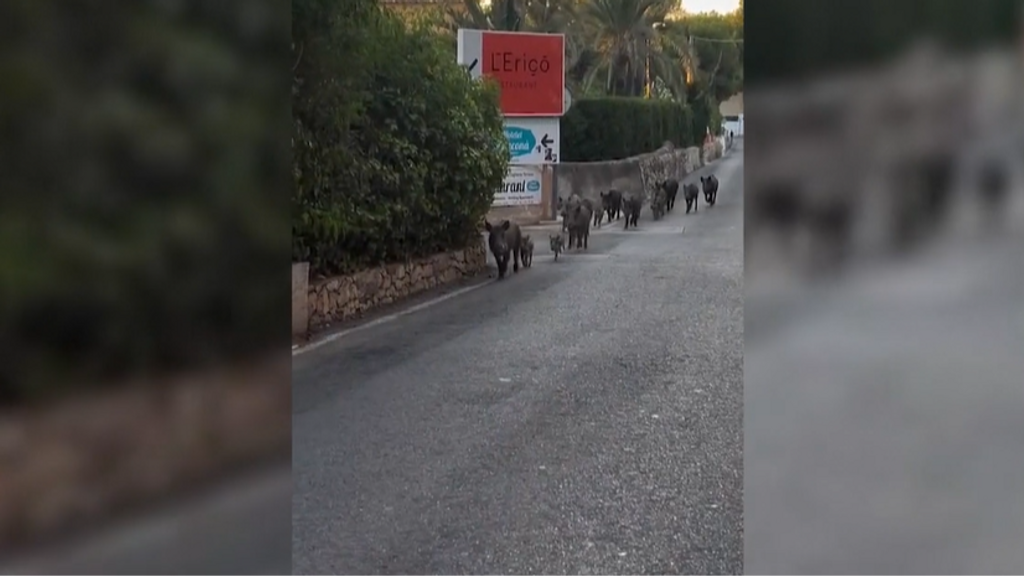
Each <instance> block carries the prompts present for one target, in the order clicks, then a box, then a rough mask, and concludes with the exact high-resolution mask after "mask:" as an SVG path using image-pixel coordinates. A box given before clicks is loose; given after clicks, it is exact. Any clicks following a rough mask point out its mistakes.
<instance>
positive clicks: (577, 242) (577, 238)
mask: <svg viewBox="0 0 1024 576" xmlns="http://www.w3.org/2000/svg"><path fill="white" fill-rule="evenodd" d="M593 217H594V211H593V208H592V207H591V206H590V205H588V204H587V203H586V202H580V203H579V204H577V205H576V207H575V208H574V209H572V211H571V212H570V213H569V249H570V250H572V249H573V247H575V248H576V249H577V250H579V249H580V248H583V249H584V250H586V249H587V246H588V245H589V241H590V221H591V218H593Z"/></svg>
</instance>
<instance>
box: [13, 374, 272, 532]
mask: <svg viewBox="0 0 1024 576" xmlns="http://www.w3.org/2000/svg"><path fill="white" fill-rule="evenodd" d="M290 382H291V362H290V358H286V357H280V358H274V359H272V360H270V361H263V362H261V363H259V364H258V365H251V366H246V367H242V368H236V369H223V370H219V371H215V372H211V373H207V374H203V375H199V376H196V377H187V378H179V379H177V380H175V381H171V382H159V383H148V382H138V383H134V384H133V385H132V386H131V387H126V388H124V389H120V390H113V391H109V392H106V393H96V394H95V395H92V396H83V397H78V398H69V399H66V400H64V401H62V402H60V403H59V404H58V405H56V406H40V407H37V408H32V409H23V410H17V411H0V551H3V550H7V549H10V548H12V547H13V546H16V545H19V544H24V543H27V542H31V541H33V540H38V539H40V538H45V537H46V536H49V535H52V534H54V533H56V532H59V531H61V530H64V529H66V528H69V527H73V526H78V525H85V524H86V523H88V522H90V521H95V520H97V519H102V518H104V517H107V516H109V515H110V514H111V513H113V512H116V511H118V510H121V509H124V508H126V507H129V506H131V505H135V504H140V503H143V502H147V501H150V500H153V499H157V498H161V497H166V496H170V495H172V494H174V493H177V492H180V491H181V490H182V489H183V488H186V487H187V486H189V485H190V484H194V483H196V482H197V481H202V480H204V479H207V478H210V477H213V476H216V475H219V474H222V473H224V472H225V471H227V470H229V469H231V468H233V467H234V466H237V465H239V464H242V463H245V462H249V461H256V460H261V459H264V458H268V457H274V456H277V455H280V456H282V457H283V456H286V455H287V454H288V450H289V449H290V447H291V395H292V392H291V385H290Z"/></svg>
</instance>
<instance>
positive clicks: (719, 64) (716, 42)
mask: <svg viewBox="0 0 1024 576" xmlns="http://www.w3.org/2000/svg"><path fill="white" fill-rule="evenodd" d="M671 26H672V28H673V31H674V32H675V31H677V30H679V31H681V33H682V34H683V35H685V36H686V37H687V38H689V39H690V45H691V46H692V50H693V51H694V53H695V55H696V60H697V62H698V63H699V65H698V67H697V69H698V74H697V76H698V77H697V78H696V79H695V80H696V82H695V83H697V84H699V85H700V86H701V89H702V91H707V92H709V93H710V94H711V95H712V97H713V98H714V99H715V100H717V101H722V100H726V99H728V98H729V97H730V96H732V95H733V94H735V93H737V92H739V91H740V89H741V88H742V86H743V52H742V45H743V16H742V14H740V13H736V12H734V13H730V14H725V15H723V14H716V13H711V14H688V15H686V16H685V17H683V18H682V19H680V20H677V21H674V22H672V24H671Z"/></svg>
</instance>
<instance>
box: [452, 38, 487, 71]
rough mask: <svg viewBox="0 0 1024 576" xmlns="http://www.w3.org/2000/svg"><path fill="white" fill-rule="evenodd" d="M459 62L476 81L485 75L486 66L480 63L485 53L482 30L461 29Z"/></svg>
mask: <svg viewBox="0 0 1024 576" xmlns="http://www.w3.org/2000/svg"><path fill="white" fill-rule="evenodd" d="M458 42H459V47H458V53H457V59H458V60H457V61H458V63H459V64H461V65H462V66H465V67H466V69H467V70H469V75H470V76H471V77H472V78H473V79H474V80H479V79H480V76H482V75H483V73H484V65H483V63H482V62H480V58H481V57H482V56H481V55H482V52H483V45H484V39H483V33H482V32H481V31H480V30H466V29H465V28H459V32H458Z"/></svg>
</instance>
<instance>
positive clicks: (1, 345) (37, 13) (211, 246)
mask: <svg viewBox="0 0 1024 576" xmlns="http://www.w3.org/2000/svg"><path fill="white" fill-rule="evenodd" d="M239 14H245V18H240V17H239V16H238V15H239ZM286 14H287V13H284V14H280V13H275V12H274V8H273V6H271V5H268V4H266V3H264V2H255V3H254V2H248V1H247V2H242V1H240V0H225V1H224V2H206V1H200V0H186V1H184V2H172V3H166V2H164V3H160V2H148V3H133V4H131V5H122V6H118V7H116V8H113V7H111V8H110V9H109V10H107V9H104V8H103V7H101V6H100V5H89V6H85V5H76V4H68V3H63V2H55V1H52V0H31V1H28V0H17V1H11V2H0V31H2V33H0V49H2V50H0V51H2V52H3V54H4V57H3V58H2V59H0V78H2V80H0V101H2V102H3V106H0V123H2V124H3V126H4V129H5V132H6V135H7V136H8V138H7V139H4V140H2V141H0V166H2V168H0V188H2V189H3V194H2V195H0V405H2V404H3V403H8V402H18V401H24V400H26V399H30V398H41V397H43V396H47V395H50V394H54V393H58V392H60V391H61V390H62V389H74V390H81V389H82V388H84V387H88V386H93V385H97V384H112V383H117V382H128V381H135V379H133V378H129V376H130V375H132V374H133V373H137V372H148V373H159V372H166V371H176V370H182V369H193V368H195V367H197V366H198V365H200V364H203V363H207V362H220V361H222V360H223V359H224V358H226V357H227V356H229V355H236V354H238V355H250V354H259V355H262V354H265V353H266V350H267V349H268V348H271V349H277V350H281V349H282V348H283V346H285V345H286V343H285V341H283V340H282V338H287V336H285V334H286V332H285V331H286V330H287V325H288V324H287V323H288V321H287V316H288V312H287V310H288V308H287V307H288V304H287V302H288V293H287V287H286V285H285V284H284V283H282V282H281V273H282V266H285V265H286V262H287V260H286V257H287V254H288V245H289V242H288V236H289V226H288V218H287V214H286V213H285V207H286V205H287V204H286V202H285V198H286V197H284V196H282V195H281V191H282V189H283V187H284V186H286V185H287V182H288V156H287V153H288V149H287V146H286V144H285V142H284V140H283V139H282V137H281V136H282V129H283V128H284V126H283V125H282V123H281V119H282V114H281V113H282V111H283V110H284V107H285V106H287V103H288V94H287V91H286V89H284V88H286V85H282V83H281V81H280V78H281V70H282V69H284V68H285V67H287V66H289V65H290V64H291V62H290V59H289V55H288V49H287V48H288V38H287V28H285V27H281V26H280V25H279V24H278V23H279V22H280V21H281V18H282V17H284V16H285V15H286Z"/></svg>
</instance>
